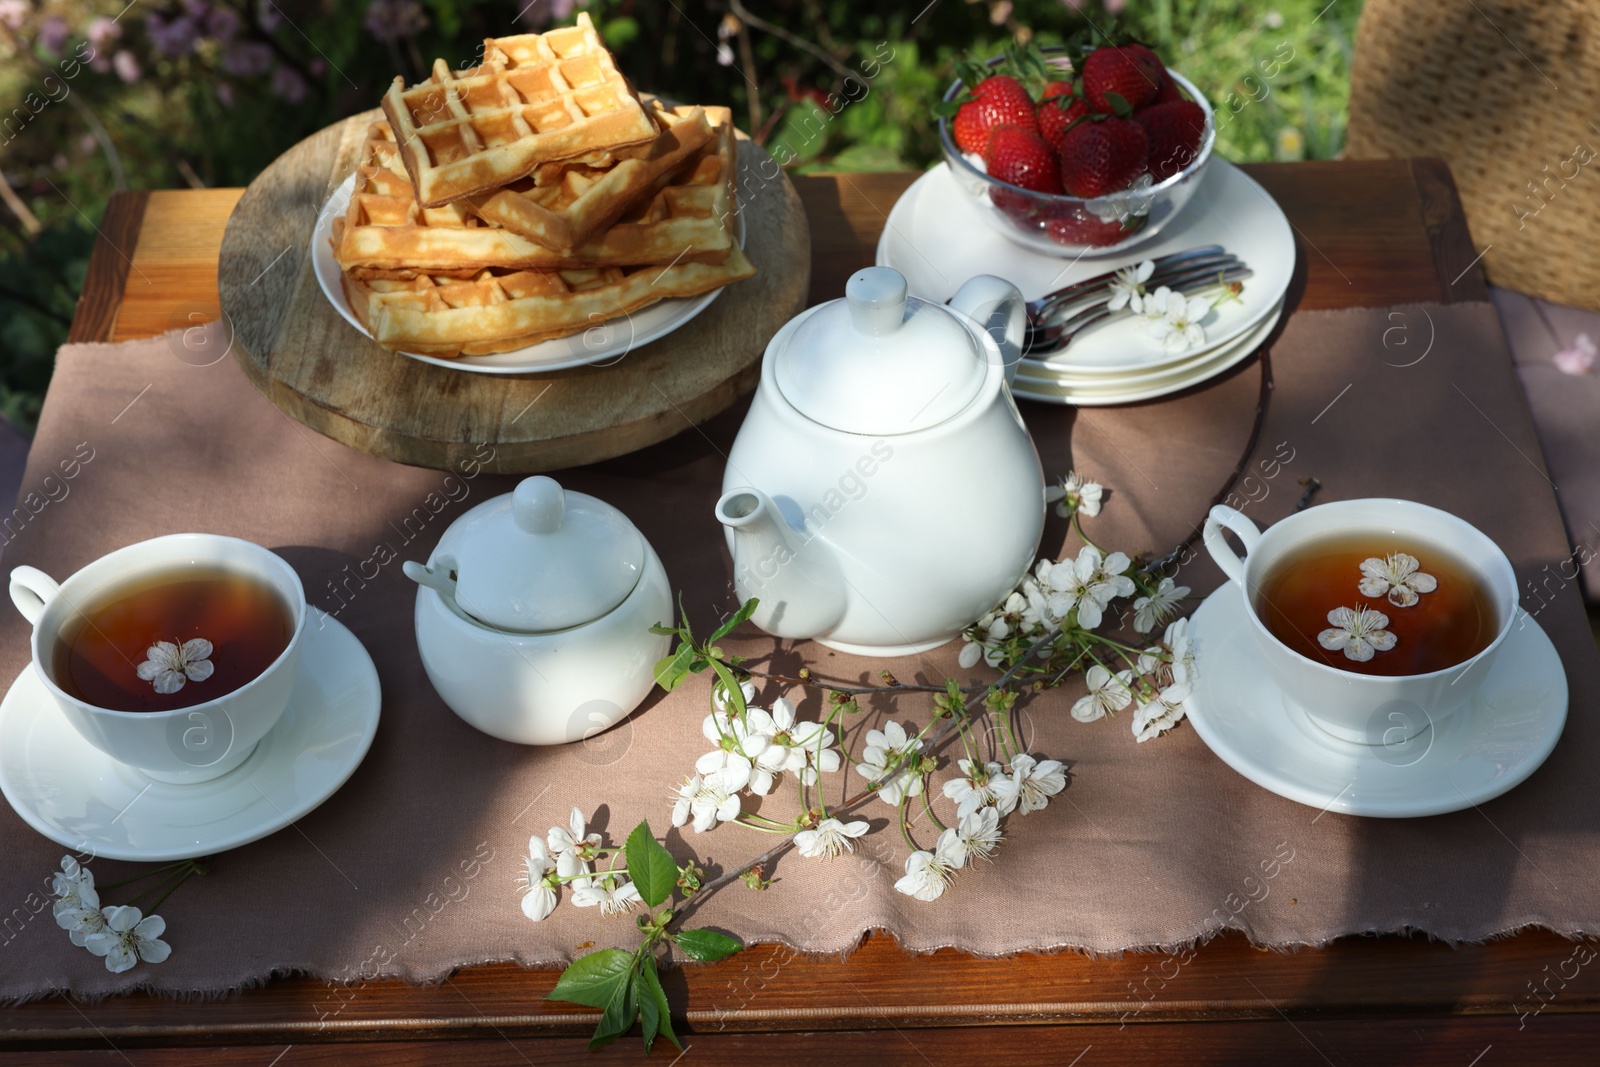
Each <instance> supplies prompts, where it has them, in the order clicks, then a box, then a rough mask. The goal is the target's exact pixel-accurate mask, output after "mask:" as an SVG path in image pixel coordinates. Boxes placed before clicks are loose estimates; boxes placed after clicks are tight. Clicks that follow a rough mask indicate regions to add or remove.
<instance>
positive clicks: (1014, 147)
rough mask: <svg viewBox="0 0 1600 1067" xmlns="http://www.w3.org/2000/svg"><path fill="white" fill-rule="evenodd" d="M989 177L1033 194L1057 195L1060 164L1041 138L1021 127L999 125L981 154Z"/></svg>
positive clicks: (1059, 188) (1059, 189)
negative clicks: (1031, 191)
mask: <svg viewBox="0 0 1600 1067" xmlns="http://www.w3.org/2000/svg"><path fill="white" fill-rule="evenodd" d="M983 164H984V167H985V168H987V170H988V171H989V176H990V177H991V178H998V179H999V180H1000V181H1003V182H1009V183H1010V184H1012V185H1018V186H1021V187H1022V188H1024V189H1032V190H1033V191H1034V192H1036V193H1056V194H1059V193H1060V192H1061V163H1060V160H1059V159H1058V158H1057V157H1056V153H1055V150H1054V149H1052V148H1051V147H1050V146H1049V145H1047V144H1045V142H1044V138H1042V137H1040V136H1039V135H1038V134H1037V133H1035V132H1034V131H1033V130H1028V129H1024V128H1023V127H1021V126H1000V127H997V128H996V129H995V130H994V132H993V133H991V134H990V135H989V147H988V148H987V149H986V150H985V151H984V153H983Z"/></svg>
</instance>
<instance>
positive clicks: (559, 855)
mask: <svg viewBox="0 0 1600 1067" xmlns="http://www.w3.org/2000/svg"><path fill="white" fill-rule="evenodd" d="M587 830H588V827H587V826H586V825H585V821H584V817H583V812H582V811H581V810H580V809H579V808H578V807H577V806H576V805H574V806H573V808H572V814H571V816H569V817H568V820H567V825H566V826H565V827H560V826H552V827H550V832H549V833H548V834H546V835H545V841H546V842H547V843H548V844H549V846H550V851H551V852H553V853H555V857H556V873H557V874H559V875H560V876H561V877H562V878H572V879H573V881H572V882H571V883H570V884H571V886H572V887H573V888H574V889H579V888H582V887H583V886H586V885H588V884H589V881H588V878H587V877H584V876H586V875H588V873H589V861H590V860H592V859H594V858H595V856H596V855H598V851H597V850H598V849H599V848H600V835H599V834H590V833H587Z"/></svg>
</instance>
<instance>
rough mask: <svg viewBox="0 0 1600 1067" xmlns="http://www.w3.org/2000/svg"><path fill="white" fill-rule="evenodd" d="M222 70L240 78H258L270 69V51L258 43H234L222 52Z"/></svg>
mask: <svg viewBox="0 0 1600 1067" xmlns="http://www.w3.org/2000/svg"><path fill="white" fill-rule="evenodd" d="M222 69H223V70H225V71H227V72H228V73H229V74H234V75H237V76H238V77H241V78H258V77H260V76H261V75H263V74H265V73H267V71H269V70H271V69H272V49H271V48H269V47H268V46H267V45H265V44H263V43H262V42H260V41H234V42H232V43H231V44H229V45H228V47H226V48H224V49H223V50H222Z"/></svg>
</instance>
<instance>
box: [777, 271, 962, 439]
mask: <svg viewBox="0 0 1600 1067" xmlns="http://www.w3.org/2000/svg"><path fill="white" fill-rule="evenodd" d="M775 358H776V360H777V364H776V366H775V367H774V371H775V376H776V380H777V385H778V390H779V392H781V393H782V394H783V396H784V399H786V400H787V401H789V403H790V404H791V405H793V406H794V407H795V408H796V409H797V410H798V411H799V412H800V413H801V414H802V415H805V416H806V417H807V418H809V419H811V420H812V421H813V422H820V423H822V424H823V425H824V426H830V427H832V428H833V429H835V430H844V431H846V432H847V433H860V434H875V435H881V434H901V433H911V432H914V431H916V430H925V429H928V428H929V427H931V426H937V425H938V424H939V423H941V422H944V421H945V420H946V419H948V418H950V417H951V416H953V415H955V414H956V413H957V412H959V411H961V410H962V409H963V408H965V407H966V406H967V404H968V403H970V402H971V400H972V398H973V397H974V396H976V395H977V394H978V393H979V391H981V390H982V388H983V385H984V379H985V376H986V374H987V370H988V367H987V362H986V360H985V357H984V352H983V350H982V349H981V348H980V347H979V345H978V343H977V342H976V341H975V340H974V339H973V337H972V335H971V333H969V332H968V330H967V328H966V327H965V326H964V325H962V322H961V320H960V319H958V318H957V316H956V315H954V314H953V313H951V312H950V311H949V310H948V309H946V308H944V307H941V306H940V305H938V304H935V303H932V302H930V301H927V300H922V299H919V298H917V297H914V296H910V295H908V293H907V290H906V279H905V276H904V275H903V274H901V273H900V272H899V271H897V270H895V269H893V268H892V267H867V268H865V269H863V270H858V271H856V272H855V273H854V274H852V275H851V276H850V280H849V281H848V282H846V283H845V289H844V299H843V300H834V301H831V302H830V303H827V304H823V305H822V306H821V307H819V308H817V310H816V311H814V312H812V313H811V314H810V315H809V316H807V317H806V319H805V320H804V321H803V322H801V323H800V325H799V326H798V327H796V329H795V331H794V333H793V335H792V336H790V338H789V339H788V343H787V344H785V345H784V346H783V348H782V349H781V350H779V351H778V352H776V353H775Z"/></svg>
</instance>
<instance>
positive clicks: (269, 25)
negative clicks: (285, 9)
mask: <svg viewBox="0 0 1600 1067" xmlns="http://www.w3.org/2000/svg"><path fill="white" fill-rule="evenodd" d="M282 21H283V13H282V12H280V11H279V10H278V5H277V4H276V3H274V2H273V0H256V22H257V23H258V24H260V26H261V28H262V29H263V30H265V31H266V32H268V33H271V32H272V31H273V30H275V29H277V28H278V24H279V23H281V22H282Z"/></svg>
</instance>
